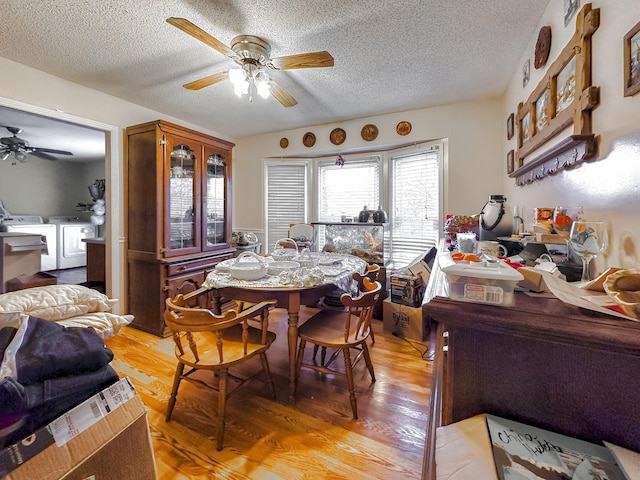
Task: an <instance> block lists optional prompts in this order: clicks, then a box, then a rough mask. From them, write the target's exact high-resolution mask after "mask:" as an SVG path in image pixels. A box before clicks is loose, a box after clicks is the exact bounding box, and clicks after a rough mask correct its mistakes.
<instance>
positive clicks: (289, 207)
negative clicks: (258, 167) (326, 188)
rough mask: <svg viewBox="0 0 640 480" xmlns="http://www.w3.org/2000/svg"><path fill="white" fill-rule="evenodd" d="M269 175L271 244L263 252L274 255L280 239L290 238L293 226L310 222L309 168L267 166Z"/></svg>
mask: <svg viewBox="0 0 640 480" xmlns="http://www.w3.org/2000/svg"><path fill="white" fill-rule="evenodd" d="M266 172H267V174H266V177H267V178H266V184H267V185H266V216H267V242H268V244H267V245H265V246H263V250H265V251H267V252H271V251H272V250H273V246H274V245H275V243H276V242H277V241H278V240H279V239H281V238H286V237H288V236H289V225H290V224H292V223H305V222H306V218H305V213H306V211H307V208H306V207H307V205H306V202H307V198H308V197H307V194H306V192H307V165H306V164H305V165H300V164H286V163H282V164H274V165H267V166H266Z"/></svg>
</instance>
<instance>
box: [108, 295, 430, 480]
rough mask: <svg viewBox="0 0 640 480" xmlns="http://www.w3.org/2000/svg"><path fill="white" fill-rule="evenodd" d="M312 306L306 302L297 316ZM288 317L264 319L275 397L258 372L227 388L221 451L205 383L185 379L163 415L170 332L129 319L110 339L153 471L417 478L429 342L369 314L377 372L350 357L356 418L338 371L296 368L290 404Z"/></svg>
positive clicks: (353, 479)
mask: <svg viewBox="0 0 640 480" xmlns="http://www.w3.org/2000/svg"><path fill="white" fill-rule="evenodd" d="M312 312H313V311H312V310H310V309H309V310H308V309H306V308H305V307H303V308H302V311H301V315H300V318H301V319H304V318H308V316H309V315H310V313H312ZM286 325H287V321H286V311H284V310H282V309H276V310H273V311H272V312H271V316H270V329H271V330H273V331H275V332H276V333H277V334H278V338H277V340H276V342H275V344H274V345H273V346H272V347H271V349H270V350H269V352H268V356H269V362H270V365H271V370H272V374H273V375H274V381H275V383H276V387H277V389H278V397H277V400H273V399H271V398H270V397H269V394H268V393H267V389H266V388H263V387H264V385H263V384H262V382H260V381H259V380H258V381H254V382H252V383H250V384H249V385H248V386H246V387H245V388H244V390H243V391H240V392H239V393H237V395H235V396H233V397H231V399H230V401H229V403H228V405H227V427H226V432H225V438H224V448H223V450H222V451H220V452H217V451H216V448H215V433H216V430H215V422H214V418H215V401H214V400H213V399H212V398H213V397H212V396H211V394H210V393H208V392H203V391H202V389H197V388H196V387H195V386H193V385H191V384H189V383H187V382H183V385H182V386H181V391H180V392H179V395H178V400H177V403H176V407H175V410H174V413H173V418H172V420H171V422H169V423H167V422H165V419H164V416H165V409H166V405H167V400H168V397H169V393H170V389H171V382H172V379H173V372H174V369H175V357H174V355H173V341H172V340H171V339H170V338H168V339H161V338H158V337H155V336H153V335H149V334H146V333H144V332H141V331H138V330H135V329H132V328H129V327H127V328H125V329H123V331H121V332H120V333H119V334H118V335H117V336H116V337H114V338H112V339H109V340H108V341H107V346H108V347H109V348H110V349H111V350H112V351H113V352H114V355H115V359H114V361H113V363H112V365H113V367H114V368H115V369H116V370H117V371H118V373H119V374H120V375H121V376H128V377H129V378H130V379H131V380H132V382H133V384H134V385H135V387H136V389H137V391H138V393H139V395H140V397H141V398H142V401H143V402H144V403H145V405H146V406H147V410H148V419H149V423H150V428H151V435H152V439H153V446H154V451H155V456H156V464H157V468H158V477H159V479H161V480H169V479H172V480H173V479H213V478H216V479H218V478H221V479H269V480H271V479H287V480H289V479H291V480H294V479H296V480H297V479H311V480H316V479H326V480H338V479H350V480H358V479H385V480H395V479H418V478H420V474H421V470H422V456H423V449H424V439H425V431H426V426H427V425H426V423H427V410H428V406H429V396H430V384H431V362H428V361H426V360H425V359H424V358H423V355H426V354H424V352H425V350H426V349H427V342H423V343H418V342H414V341H407V340H403V339H400V338H397V337H395V336H392V335H391V334H389V333H387V332H383V328H382V321H380V320H374V321H373V327H374V331H375V338H376V343H375V344H374V345H373V347H372V348H371V355H372V360H373V364H374V368H375V374H376V380H377V381H376V382H375V383H373V384H372V383H371V382H370V378H369V375H368V372H367V370H366V367H365V365H364V362H360V363H359V364H358V365H357V366H356V369H355V372H354V373H355V377H356V378H355V380H356V394H357V396H358V413H359V420H356V421H354V420H353V419H352V418H351V407H350V405H349V397H348V391H347V388H346V384H345V379H344V378H341V377H324V378H323V377H321V376H319V375H318V374H316V373H314V372H311V371H304V370H303V372H302V374H301V378H300V384H299V388H298V394H297V398H296V403H295V405H293V406H290V405H289V404H288V399H287V393H288V383H287V382H288V373H287V372H288V370H287V368H288V366H287V365H288V360H287V349H286V343H287V342H286ZM307 350H308V351H309V352H310V350H311V349H310V348H309V349H307Z"/></svg>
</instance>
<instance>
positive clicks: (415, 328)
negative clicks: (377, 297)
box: [382, 298, 429, 342]
mask: <svg viewBox="0 0 640 480" xmlns="http://www.w3.org/2000/svg"><path fill="white" fill-rule="evenodd" d="M382 303H383V304H382V327H383V329H384V331H385V332H391V333H392V334H394V335H396V336H398V337H401V338H410V339H412V340H417V341H419V342H422V341H423V340H424V339H425V338H426V337H427V335H428V334H429V332H428V329H427V325H428V324H427V322H426V321H425V319H424V317H423V316H422V307H417V308H416V307H409V306H407V305H401V304H399V303H394V302H392V301H391V298H387V299H386V300H385V301H384V302H382Z"/></svg>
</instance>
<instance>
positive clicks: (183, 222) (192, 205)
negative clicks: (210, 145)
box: [165, 137, 202, 256]
mask: <svg viewBox="0 0 640 480" xmlns="http://www.w3.org/2000/svg"><path fill="white" fill-rule="evenodd" d="M166 147H167V150H166V155H167V163H168V172H167V173H168V176H169V178H168V185H169V188H168V189H167V195H166V201H167V206H168V217H169V218H168V219H167V220H168V222H167V225H168V229H167V231H166V234H165V235H166V236H165V238H167V239H168V241H167V245H166V247H167V255H168V256H173V255H181V254H186V253H191V252H193V251H199V250H200V241H199V233H200V229H199V227H198V223H197V218H196V216H197V209H198V207H197V198H198V192H197V188H198V186H197V182H196V178H197V173H198V172H197V168H198V164H199V159H200V155H201V149H202V145H201V144H197V143H194V142H192V141H190V140H186V139H181V138H178V137H173V138H167V143H166Z"/></svg>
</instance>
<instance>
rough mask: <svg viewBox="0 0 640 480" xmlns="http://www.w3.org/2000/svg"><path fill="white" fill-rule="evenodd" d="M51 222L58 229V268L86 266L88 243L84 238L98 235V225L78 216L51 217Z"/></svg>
mask: <svg viewBox="0 0 640 480" xmlns="http://www.w3.org/2000/svg"><path fill="white" fill-rule="evenodd" d="M49 223H52V224H54V225H55V226H56V227H57V230H58V234H57V240H58V264H57V268H58V270H63V269H65V268H76V267H85V266H86V265H87V244H86V243H85V242H83V241H82V239H83V238H95V237H97V236H98V234H97V229H96V226H95V225H93V224H92V223H91V222H90V221H87V220H85V219H83V218H81V217H77V216H58V217H49Z"/></svg>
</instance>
